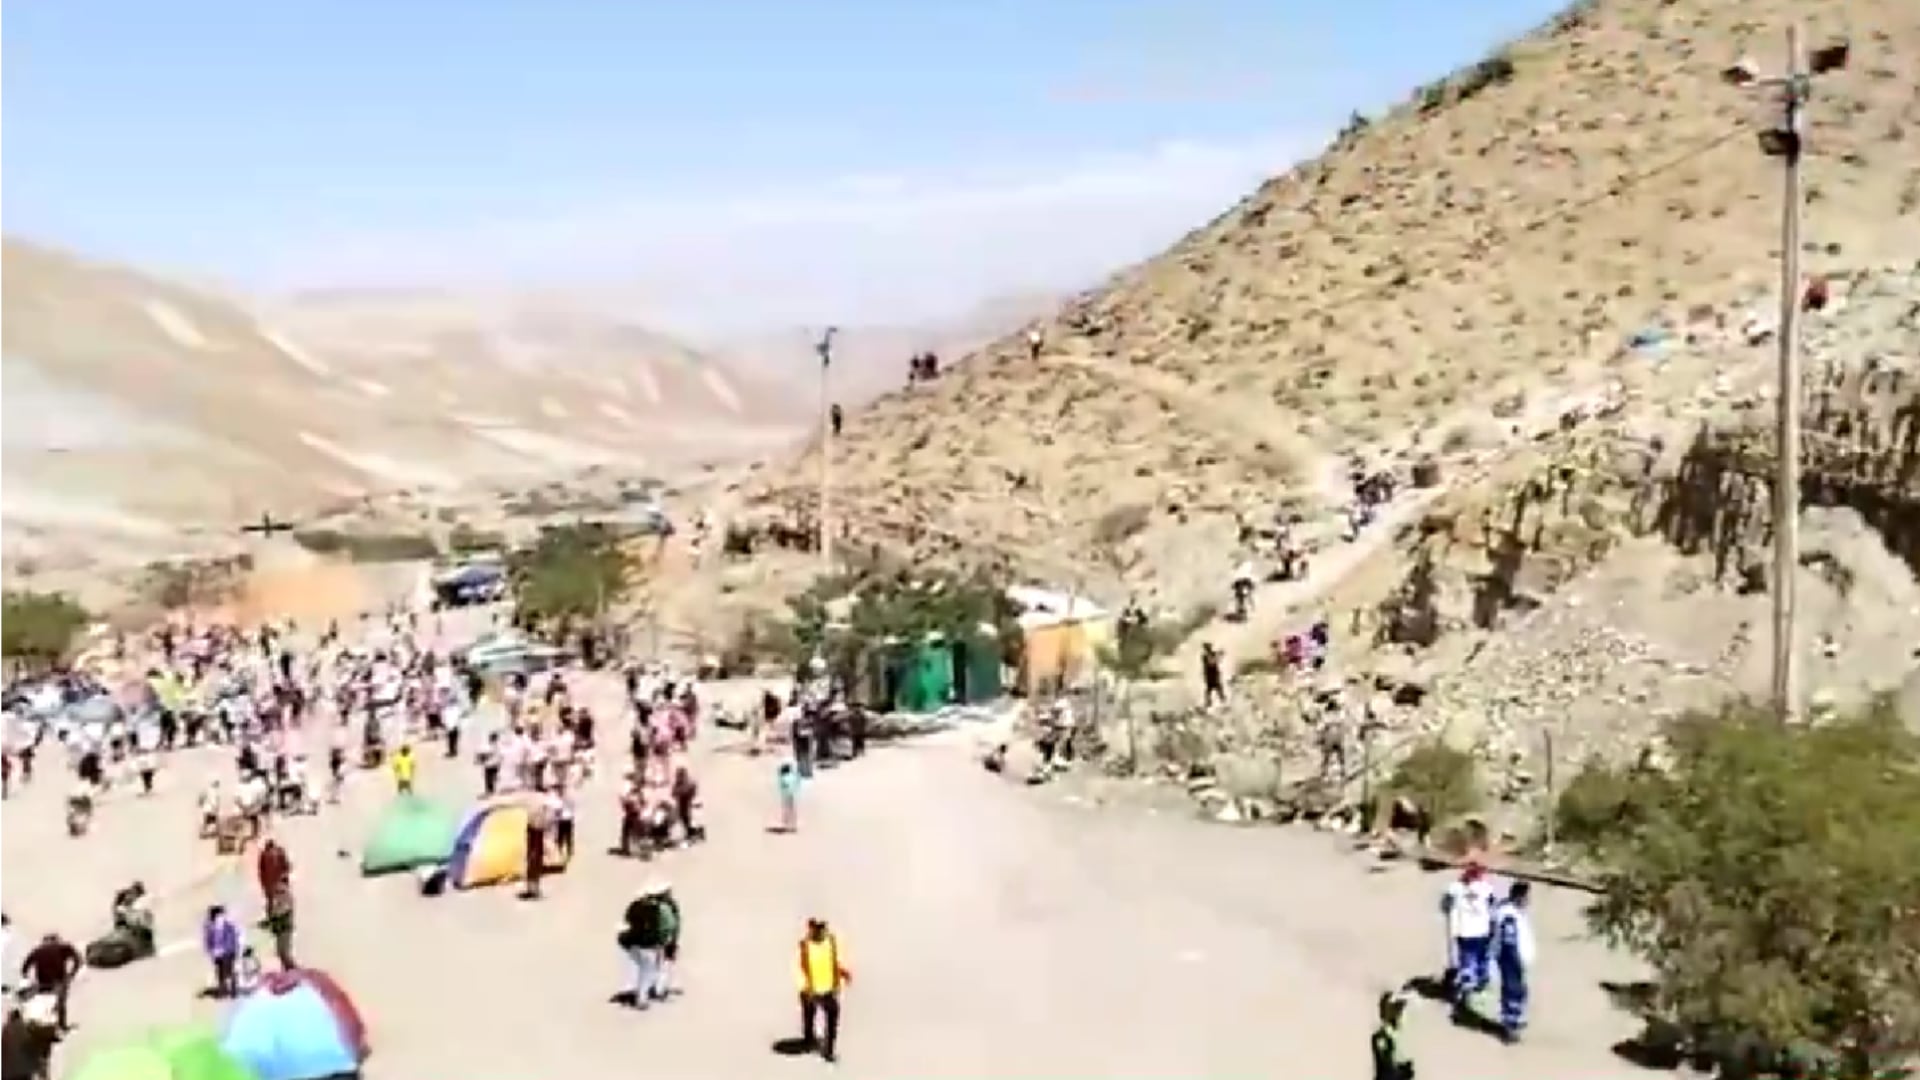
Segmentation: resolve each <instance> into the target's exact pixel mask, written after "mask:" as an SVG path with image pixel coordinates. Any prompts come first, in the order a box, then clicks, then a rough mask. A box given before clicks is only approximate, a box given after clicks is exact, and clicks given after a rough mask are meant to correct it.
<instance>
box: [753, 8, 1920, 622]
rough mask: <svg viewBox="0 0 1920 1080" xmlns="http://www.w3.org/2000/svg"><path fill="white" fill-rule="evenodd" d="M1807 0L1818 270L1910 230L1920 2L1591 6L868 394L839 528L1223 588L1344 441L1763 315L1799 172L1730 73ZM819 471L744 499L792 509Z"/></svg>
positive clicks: (1564, 393) (1919, 173)
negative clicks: (1773, 146)
mask: <svg viewBox="0 0 1920 1080" xmlns="http://www.w3.org/2000/svg"><path fill="white" fill-rule="evenodd" d="M1790 18H1797V19H1811V20H1812V22H1811V24H1810V25H1809V26H1808V27H1807V34H1808V37H1809V38H1810V40H1812V41H1815V42H1819V41H1822V40H1825V38H1826V36H1827V35H1831V34H1842V33H1844V34H1846V35H1849V37H1850V39H1851V42H1852V53H1851V58H1850V59H1851V63H1850V65H1849V67H1848V69H1847V70H1846V71H1844V72H1841V73H1838V74H1835V75H1832V76H1829V77H1826V78H1823V79H1822V80H1821V81H1820V83H1819V85H1818V90H1817V96H1816V98H1815V100H1814V102H1813V104H1812V106H1811V109H1810V111H1809V125H1808V132H1807V139H1808V145H1809V148H1810V157H1809V159H1808V164H1807V173H1808V192H1809V210H1808V214H1807V220H1806V226H1805V230H1806V231H1805V237H1806V250H1805V253H1804V255H1805V263H1806V270H1807V272H1808V273H1809V274H1810V275H1813V274H1820V273H1823V272H1827V271H1831V270H1834V269H1836V268H1845V267H1867V266H1873V265H1877V264H1880V263H1882V262H1886V261H1889V260H1898V259H1900V258H1903V257H1910V256H1911V255H1912V254H1913V253H1915V252H1920V155H1916V154H1915V153H1913V139H1914V135H1913V132H1914V131H1915V130H1916V126H1917V125H1920V92H1917V91H1916V76H1915V74H1914V68H1913V66H1912V64H1911V63H1910V62H1909V60H1910V58H1911V57H1913V56H1915V55H1920V8H1916V7H1915V6H1914V5H1913V4H1911V3H1906V2H1904V0H1859V2H1856V3H1850V4H1846V5H1826V6H1823V7H1818V8H1814V9H1809V8H1807V7H1806V6H1805V5H1801V4H1794V3H1790V2H1786V0H1742V2H1738V3H1736V2H1732V0H1598V2H1592V3H1583V4H1580V5H1577V6H1576V7H1574V8H1572V9H1570V10H1568V11H1567V12H1566V13H1564V14H1563V15H1561V16H1560V17H1558V18H1556V19H1555V20H1553V21H1552V22H1551V24H1549V25H1547V26H1545V27H1542V28H1541V29H1540V30H1539V31H1538V32H1536V33H1534V34H1532V35H1530V36H1529V37H1527V38H1525V39H1523V40H1520V41H1517V42H1514V43H1513V44H1512V45H1510V46H1508V47H1507V48H1505V49H1502V50H1500V51H1499V52H1498V53H1496V54H1494V55H1491V56H1488V57H1485V58H1480V59H1478V60H1476V61H1475V62H1473V63H1471V64H1469V65H1468V66H1467V67H1465V68H1463V69H1461V70H1460V71H1458V72H1456V73H1455V74H1454V75H1452V76H1450V77H1448V78H1445V79H1441V80H1437V81H1435V82H1434V83H1433V84H1431V85H1429V86H1426V87H1422V88H1420V89H1419V90H1417V91H1416V92H1415V93H1414V95H1413V97H1412V98H1411V100H1409V101H1408V102H1407V103H1406V104H1405V105H1403V106H1402V107H1400V108H1398V109H1396V110H1394V111H1393V112H1391V113H1390V114H1388V115H1384V116H1379V117H1373V118H1362V117H1356V118H1355V120H1354V122H1353V124H1351V125H1350V126H1349V128H1348V130H1346V131H1345V132H1343V133H1342V135H1341V136H1340V137H1339V138H1338V139H1337V140H1336V141H1335V142H1334V143H1333V145H1331V146H1330V147H1329V148H1328V149H1327V151H1326V152H1325V153H1324V154H1323V155H1322V156H1320V157H1319V158H1317V159H1315V160H1312V161H1309V162H1306V163H1304V164H1302V165H1300V166H1299V167H1297V168H1295V169H1294V170H1293V171H1291V172H1289V173H1288V174H1287V175H1285V176H1282V177H1279V178H1276V179H1274V180H1273V181H1271V182H1269V183H1268V184H1266V185H1264V186H1263V187H1262V188H1261V189H1260V190H1259V191H1257V192H1255V193H1253V194H1252V195H1250V196H1249V197H1248V198H1247V199H1246V200H1244V201H1243V202H1242V203H1241V204H1239V205H1238V206H1236V207H1233V208H1232V209H1230V210H1228V211H1227V212H1226V213H1224V214H1222V215H1221V216H1220V217H1219V218H1217V219H1216V220H1214V221H1213V222H1211V223H1209V224H1208V225H1206V226H1204V227H1203V228H1201V229H1198V230H1196V231H1195V232H1194V233H1192V234H1191V235H1189V236H1188V237H1187V238H1186V239H1185V240H1183V241H1182V242H1181V243H1179V244H1178V245H1176V246H1175V247H1174V248H1173V249H1172V250H1170V251H1168V252H1167V253H1165V254H1164V255H1162V256H1160V257H1158V258H1155V259H1153V260H1151V261H1149V262H1147V263H1145V264H1142V265H1140V266H1137V267H1135V268H1132V269H1130V270H1127V271H1125V272H1123V273H1121V274H1120V275H1118V276H1117V277H1116V278H1114V279H1113V280H1112V281H1111V282H1110V283H1109V284H1108V285H1107V286H1106V287H1105V288H1104V289H1102V290H1100V291H1098V292H1096V293H1093V294H1091V295H1088V296H1085V297H1082V298H1080V299H1078V300H1076V301H1074V302H1072V303H1070V304H1068V305H1067V306H1066V307H1065V308H1064V309H1063V310H1062V311H1060V312H1059V314H1058V315H1057V317H1055V318H1053V319H1052V320H1050V321H1048V322H1046V323H1044V324H1043V325H1042V329H1043V331H1044V335H1045V338H1044V342H1045V344H1044V348H1043V349H1042V351H1041V354H1040V355H1039V356H1038V358H1037V359H1035V358H1030V357H1029V355H1028V351H1027V348H1026V344H1025V341H1024V340H1023V339H1022V338H1021V337H1020V336H1019V335H1015V336H1012V337H1010V338H1009V339H1007V340H1005V341H1003V342H1002V343H1000V344H998V345H996V346H993V347H990V348H988V349H986V350H984V351H982V352H981V353H979V354H977V355H976V356H974V357H973V358H972V359H971V360H970V361H969V362H968V363H966V364H965V365H964V366H963V367H961V368H959V369H956V370H955V371H954V372H953V373H952V374H951V375H949V376H947V377H946V378H944V379H943V381H942V382H940V383H939V384H937V385H934V386H931V387H920V388H916V389H915V390H914V391H911V392H902V393H898V394H894V395H892V396H890V397H888V398H885V399H883V400H882V401H880V402H879V403H878V404H877V405H875V406H874V407H872V408H871V409H870V410H868V411H866V412H864V413H861V414H860V415H858V416H853V417H850V418H849V421H848V425H847V430H846V432H845V435H844V437H843V438H842V439H841V440H839V441H838V443H837V446H836V452H835V457H836V463H835V475H836V478H837V487H838V490H839V492H840V495H839V499H840V505H841V506H842V507H843V508H847V509H848V513H849V514H850V515H851V516H850V517H849V519H848V520H849V521H850V522H851V524H850V525H849V528H850V529H852V530H853V531H854V532H855V533H856V534H857V535H859V536H861V537H863V538H875V539H879V538H886V539H891V540H894V541H898V542H904V543H911V544H913V545H914V546H916V547H918V548H921V549H923V550H926V549H936V548H950V549H951V548H958V547H962V546H973V547H976V548H977V547H980V546H986V547H992V548H997V549H1001V550H1004V551H1007V552H1010V553H1014V554H1016V555H1019V556H1020V557H1023V558H1027V559H1030V560H1033V561H1035V562H1037V563H1039V564H1041V565H1057V564H1059V563H1061V562H1076V563H1078V564H1080V565H1081V566H1082V567H1085V568H1087V569H1088V570H1089V571H1090V572H1092V573H1095V574H1107V573H1108V572H1109V571H1111V572H1112V574H1113V576H1120V575H1122V574H1123V573H1124V576H1126V577H1128V578H1129V579H1131V582H1132V587H1135V588H1148V587H1151V588H1153V589H1155V590H1157V591H1159V592H1160V593H1161V595H1162V596H1163V598H1165V599H1167V600H1168V601H1170V602H1190V601H1191V600H1192V599H1193V598H1194V597H1195V596H1199V595H1203V594H1210V598H1212V599H1218V598H1219V597H1220V595H1221V594H1222V592H1223V591H1224V580H1225V577H1226V575H1227V572H1228V569H1229V567H1230V566H1231V565H1232V562H1233V559H1234V557H1235V553H1234V551H1233V550H1232V547H1233V545H1232V537H1233V535H1234V533H1233V527H1232V522H1233V520H1234V517H1235V515H1236V514H1259V515H1261V516H1265V514H1266V513H1267V512H1268V511H1269V509H1270V508H1271V507H1272V506H1273V505H1274V504H1275V503H1276V502H1278V501H1291V502H1293V503H1295V504H1297V505H1300V506H1302V507H1311V505H1312V504H1314V503H1315V502H1325V501H1327V500H1329V499H1336V498H1342V497H1344V492H1343V491H1341V490H1340V488H1341V487H1342V485H1341V484H1340V483H1338V482H1337V478H1339V477H1341V476H1343V475H1344V472H1345V468H1344V461H1345V459H1346V458H1347V457H1348V456H1350V455H1359V456H1364V457H1372V458H1382V457H1398V458H1400V459H1402V460H1410V459H1412V458H1414V457H1417V456H1419V455H1422V454H1428V453H1436V454H1437V453H1443V452H1446V451H1448V450H1449V449H1450V447H1449V446H1448V443H1449V440H1452V441H1453V442H1454V443H1456V444H1458V443H1460V442H1462V441H1464V440H1469V439H1472V438H1475V437H1476V436H1475V435H1474V433H1473V431H1472V428H1474V427H1475V426H1476V425H1483V426H1484V425H1488V424H1490V423H1492V420H1491V418H1492V417H1493V416H1494V415H1495V413H1496V410H1497V409H1502V408H1505V409H1511V408H1513V406H1512V403H1513V402H1516V401H1523V402H1527V403H1528V405H1527V406H1526V408H1527V410H1529V411H1531V410H1535V409H1544V412H1543V413H1542V415H1546V416H1549V417H1550V416H1552V415H1556V410H1555V408H1554V406H1555V404H1556V403H1558V402H1560V401H1563V400H1575V399H1579V398H1583V397H1591V396H1593V395H1594V394H1596V393H1598V392H1599V391H1600V390H1601V389H1602V388H1603V387H1605V386H1607V385H1608V384H1609V383H1610V382H1612V381H1613V380H1615V378H1616V377H1617V376H1618V375H1619V374H1620V373H1621V372H1622V370H1623V369H1629V368H1636V367H1642V366H1644V365H1643V364H1642V362H1641V361H1640V360H1638V359H1635V356H1636V353H1635V351H1634V350H1633V349H1631V348H1629V347H1628V343H1629V342H1630V341H1632V340H1634V339H1635V338H1636V336H1639V335H1646V334H1664V333H1671V332H1674V329H1675V328H1683V327H1685V326H1686V325H1688V323H1689V320H1697V319H1698V318H1700V317H1701V313H1702V312H1707V313H1719V315H1720V316H1721V317H1727V316H1728V315H1729V314H1730V313H1732V312H1733V311H1734V308H1735V306H1736V305H1737V304H1744V303H1747V302H1748V300H1749V299H1750V298H1758V304H1757V305H1756V306H1755V312H1756V316H1755V317H1756V318H1758V319H1759V320H1761V321H1767V320H1770V319H1771V315H1770V314H1768V304H1769V301H1767V300H1766V299H1765V296H1764V293H1765V291H1766V290H1767V289H1768V288H1770V287H1771V283H1772V282H1773V280H1774V278H1775V274H1776V269H1775V262H1774V257H1775V255H1776V254H1777V251H1776V247H1777V236H1778V221H1779V201H1778V200H1779V187H1780V185H1779V174H1778V168H1777V165H1775V164H1774V163H1773V162H1771V161H1769V160H1768V159H1766V158H1764V157H1763V156H1761V154H1760V152H1759V150H1758V148H1757V146H1756V143H1755V139H1754V133H1755V130H1756V124H1757V123H1758V122H1759V121H1760V120H1761V119H1762V116H1763V113H1764V110H1763V109H1762V107H1761V106H1762V102H1761V101H1760V99H1759V98H1758V97H1756V96H1755V94H1754V92H1752V91H1742V90H1738V89H1735V88H1733V87H1731V86H1729V85H1727V84H1726V83H1724V82H1723V81H1722V79H1721V77H1720V73H1721V71H1722V70H1723V69H1724V68H1726V67H1728V66H1729V65H1730V64H1732V63H1733V62H1734V61H1735V60H1737V59H1738V58H1740V57H1742V56H1743V55H1751V56H1752V57H1754V58H1755V59H1756V60H1758V61H1760V62H1761V63H1763V64H1773V65H1777V64H1779V63H1780V62H1781V60H1782V55H1781V54H1782V51H1783V47H1784V44H1783V40H1782V37H1783V28H1784V26H1785V25H1786V23H1787V20H1788V19H1790ZM1746 314H1747V313H1746V312H1745V311H1742V312H1740V313H1739V316H1740V317H1745V316H1746ZM1631 374H1634V375H1635V376H1636V377H1638V376H1639V375H1642V374H1646V373H1644V372H1637V371H1636V372H1631ZM1652 383H1653V385H1654V386H1656V387H1657V386H1661V385H1665V383H1664V382H1663V381H1662V378H1661V377H1660V376H1659V374H1658V373H1654V378H1653V380H1652ZM1673 385H1674V386H1676V387H1677V386H1681V385H1684V384H1680V383H1674V384H1673ZM1509 415H1511V414H1510V413H1509ZM1492 426H1494V427H1496V428H1500V427H1505V426H1506V425H1502V424H1497V423H1493V424H1492ZM817 470H818V466H817V464H816V463H815V462H814V461H812V460H802V461H799V462H797V463H794V464H792V465H791V466H789V467H787V468H784V469H774V470H769V471H768V472H767V473H766V474H765V475H763V476H761V477H759V478H758V479H757V480H756V481H755V482H754V483H753V484H751V485H750V486H749V488H748V494H750V495H752V496H754V497H757V498H759V499H761V500H762V501H765V502H768V503H772V504H782V503H785V504H789V505H796V506H797V505H802V504H804V503H806V502H809V501H810V500H811V499H812V493H811V489H812V485H813V483H814V478H815V477H816V476H817V475H818V472H817ZM1182 597H1185V598H1186V601H1182V600H1181V598H1182Z"/></svg>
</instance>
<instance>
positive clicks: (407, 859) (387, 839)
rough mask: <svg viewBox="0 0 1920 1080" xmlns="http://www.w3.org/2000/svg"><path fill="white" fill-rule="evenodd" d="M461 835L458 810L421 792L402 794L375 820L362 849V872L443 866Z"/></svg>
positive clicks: (372, 874)
mask: <svg viewBox="0 0 1920 1080" xmlns="http://www.w3.org/2000/svg"><path fill="white" fill-rule="evenodd" d="M459 834H460V814H459V812H458V811H456V810H453V809H451V808H449V807H446V806H442V805H441V804H439V803H436V802H434V801H432V800H431V799H423V798H420V797H419V796H417V795H401V796H399V797H398V798H396V799H394V800H393V802H391V803H389V804H388V805H387V808H386V810H385V811H384V812H382V813H381V815H380V820H379V821H377V822H375V823H374V826H373V834H372V835H371V836H369V837H368V838H367V846H366V847H365V848H363V849H362V850H361V852H360V872H361V873H362V874H365V875H367V876H368V877H372V876H374V875H376V874H395V873H400V872H401V871H405V870H413V869H417V868H419V867H422V866H440V865H442V864H444V863H446V862H447V860H448V859H450V858H452V857H453V843H454V839H455V838H456V837H457V836H459Z"/></svg>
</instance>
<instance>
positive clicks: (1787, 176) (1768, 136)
mask: <svg viewBox="0 0 1920 1080" xmlns="http://www.w3.org/2000/svg"><path fill="white" fill-rule="evenodd" d="M1848 51H1849V49H1848V45H1847V43H1846V41H1844V40H1839V41H1834V42H1830V43H1828V44H1826V45H1823V46H1821V47H1820V48H1818V49H1815V50H1814V51H1813V52H1812V54H1811V55H1808V54H1807V52H1806V51H1805V49H1804V46H1803V44H1802V42H1801V36H1800V28H1799V27H1798V26H1797V25H1794V26H1789V27H1787V67H1786V71H1785V72H1784V73H1782V74H1780V75H1775V76H1770V77H1763V76H1762V75H1761V74H1760V73H1759V72H1758V71H1757V70H1755V68H1754V66H1753V64H1751V63H1749V62H1747V61H1745V60H1742V61H1741V62H1739V63H1737V64H1735V65H1734V66H1733V67H1731V68H1728V69H1727V70H1726V71H1725V72H1724V73H1723V76H1724V78H1725V79H1726V80H1727V81H1728V82H1729V83H1732V84H1733V85H1735V86H1739V87H1743V88H1747V87H1752V88H1758V89H1760V90H1762V91H1763V92H1768V93H1776V94H1778V95H1779V101H1778V105H1779V109H1780V113H1779V116H1778V118H1777V119H1775V120H1773V121H1772V122H1771V123H1770V124H1769V125H1768V126H1767V127H1766V128H1765V129H1763V130H1762V131H1761V133H1760V149H1761V151H1762V152H1763V153H1765V154H1766V155H1767V156H1768V157H1772V158H1778V159H1780V162H1781V164H1782V165H1783V166H1784V178H1783V182H1782V186H1783V189H1784V190H1783V191H1782V198H1781V207H1780V325H1779V329H1778V340H1777V344H1778V346H1779V371H1778V388H1777V395H1778V400H1777V401H1776V402H1775V412H1774V420H1775V435H1774V440H1775V445H1774V450H1775V454H1774V481H1773V704H1774V708H1775V710H1776V711H1777V712H1778V713H1779V715H1780V718H1781V719H1782V720H1783V721H1784V720H1792V719H1793V718H1794V717H1795V716H1797V715H1798V714H1799V711H1800V701H1801V694H1800V656H1799V648H1798V644H1799V640H1798V637H1797V633H1798V613H1797V610H1796V607H1797V605H1796V589H1795V578H1796V577H1797V576H1798V573H1799V567H1800V427H1801V408H1802V404H1803V403H1802V400H1801V385H1800V383H1801V379H1800V304H1801V291H1800V216H1801V212H1802V210H1803V208H1804V205H1805V194H1804V193H1803V191H1802V190H1801V182H1800V167H1801V159H1802V156H1803V151H1804V149H1805V145H1804V139H1803V127H1804V125H1803V122H1802V115H1803V113H1804V112H1805V111H1806V106H1807V102H1808V99H1809V98H1810V97H1811V96H1812V91H1813V80H1814V78H1815V77H1816V76H1820V75H1825V74H1828V73H1830V72H1834V71H1839V70H1841V69H1843V68H1845V67H1846V66H1847V55H1848Z"/></svg>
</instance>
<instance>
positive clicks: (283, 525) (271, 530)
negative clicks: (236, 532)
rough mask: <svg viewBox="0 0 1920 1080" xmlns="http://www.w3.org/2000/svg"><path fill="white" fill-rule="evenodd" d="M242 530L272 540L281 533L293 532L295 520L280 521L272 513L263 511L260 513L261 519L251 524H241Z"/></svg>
mask: <svg viewBox="0 0 1920 1080" xmlns="http://www.w3.org/2000/svg"><path fill="white" fill-rule="evenodd" d="M240 531H241V532H243V533H252V534H254V535H255V536H258V537H259V538H261V539H262V540H271V539H273V538H274V537H275V536H276V535H278V534H280V533H290V532H292V531H293V522H291V521H279V520H276V519H275V518H274V516H273V515H272V514H271V513H264V512H263V513H262V514H261V515H260V520H259V521H257V522H255V523H254V524H251V525H242V526H240Z"/></svg>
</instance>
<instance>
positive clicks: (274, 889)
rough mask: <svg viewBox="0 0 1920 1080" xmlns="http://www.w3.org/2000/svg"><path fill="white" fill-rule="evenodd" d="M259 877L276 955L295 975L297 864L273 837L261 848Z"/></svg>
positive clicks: (261, 895)
mask: <svg viewBox="0 0 1920 1080" xmlns="http://www.w3.org/2000/svg"><path fill="white" fill-rule="evenodd" d="M255 873H256V874H257V876H258V877H259V879H260V898H261V900H262V901H263V902H264V904H265V906H266V909H267V917H266V918H265V919H264V920H262V923H263V925H265V926H266V928H267V932H268V933H270V934H272V935H273V951H274V954H275V956H276V957H277V958H278V959H279V961H280V966H281V967H282V968H284V969H286V970H289V971H291V970H292V969H293V967H294V962H293V860H292V859H291V858H289V857H288V855H287V849H286V848H283V847H281V846H280V841H279V840H277V839H275V838H274V837H272V836H268V837H267V838H266V842H265V843H263V844H261V845H260V857H259V860H258V861H257V863H256V864H255Z"/></svg>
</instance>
